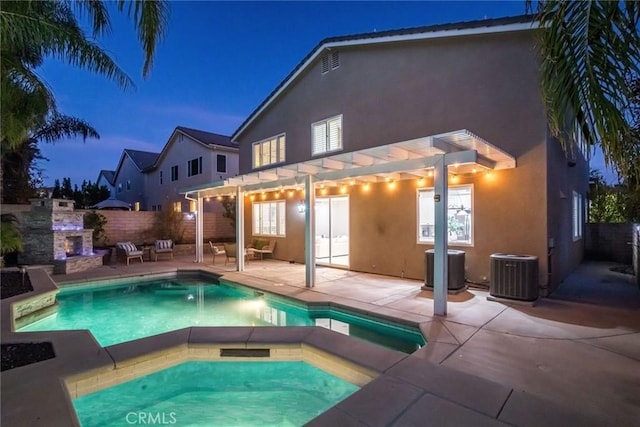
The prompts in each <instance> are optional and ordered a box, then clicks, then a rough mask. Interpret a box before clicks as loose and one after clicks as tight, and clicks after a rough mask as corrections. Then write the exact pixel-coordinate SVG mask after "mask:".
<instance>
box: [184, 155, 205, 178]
mask: <svg viewBox="0 0 640 427" xmlns="http://www.w3.org/2000/svg"><path fill="white" fill-rule="evenodd" d="M201 173H202V157H198V158H196V159H193V160H189V161H188V162H187V176H194V175H200V174H201Z"/></svg>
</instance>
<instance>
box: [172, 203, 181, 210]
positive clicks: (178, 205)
mask: <svg viewBox="0 0 640 427" xmlns="http://www.w3.org/2000/svg"><path fill="white" fill-rule="evenodd" d="M173 211H174V212H182V202H173Z"/></svg>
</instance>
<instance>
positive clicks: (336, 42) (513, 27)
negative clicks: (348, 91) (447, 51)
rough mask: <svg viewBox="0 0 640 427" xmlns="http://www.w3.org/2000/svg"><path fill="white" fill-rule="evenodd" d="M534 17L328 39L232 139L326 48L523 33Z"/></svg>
mask: <svg viewBox="0 0 640 427" xmlns="http://www.w3.org/2000/svg"><path fill="white" fill-rule="evenodd" d="M537 28H538V26H537V23H536V21H535V16H534V15H519V16H511V17H505V18H497V19H483V20H476V21H467V22H456V23H448V24H437V25H430V26H423V27H414V28H404V29H399V30H390V31H380V32H373V33H361V34H354V35H347V36H338V37H329V38H326V39H324V40H322V41H321V42H320V43H318V44H317V45H316V47H314V48H313V49H312V50H311V52H309V53H308V54H307V56H305V57H304V59H302V61H300V63H299V64H298V65H296V67H295V68H294V69H293V70H292V71H291V73H289V75H288V76H287V77H285V79H284V80H283V81H282V82H280V84H279V85H278V86H276V88H275V89H274V90H273V91H272V92H271V93H270V94H269V95H268V96H267V98H265V99H264V101H262V103H260V105H258V107H257V108H256V109H255V110H254V111H253V112H252V113H251V114H250V115H249V117H247V119H246V120H245V121H244V122H242V124H241V125H240V126H239V127H238V129H236V131H235V132H234V133H233V135H231V140H232V141H236V139H237V138H238V137H239V136H240V134H242V132H244V130H245V129H246V128H247V127H249V125H250V124H251V123H252V122H253V121H254V120H255V119H256V118H257V117H258V116H260V114H261V113H262V112H263V111H264V110H265V109H266V108H267V107H268V106H269V105H270V104H271V103H272V102H274V101H275V99H276V98H278V96H279V95H280V94H281V93H282V92H283V91H284V90H285V89H286V88H287V87H288V86H290V85H291V84H292V83H293V82H294V81H295V80H296V78H297V77H298V76H299V75H300V74H301V73H302V72H303V71H304V70H305V69H306V68H307V67H309V66H310V65H311V64H312V63H313V62H314V61H315V59H316V58H317V57H318V56H319V55H320V54H322V53H323V52H324V51H325V49H330V48H336V47H341V46H357V45H367V44H379V43H394V42H403V41H410V40H424V39H431V38H442V37H454V36H466V35H474V34H490V33H499V32H507V31H523V30H532V29H537Z"/></svg>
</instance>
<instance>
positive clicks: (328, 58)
mask: <svg viewBox="0 0 640 427" xmlns="http://www.w3.org/2000/svg"><path fill="white" fill-rule="evenodd" d="M339 66H340V52H338V51H337V50H336V51H333V52H328V53H326V54H324V55H323V56H322V65H321V69H322V74H326V73H328V72H329V67H331V69H332V70H335V69H336V68H338V67H339Z"/></svg>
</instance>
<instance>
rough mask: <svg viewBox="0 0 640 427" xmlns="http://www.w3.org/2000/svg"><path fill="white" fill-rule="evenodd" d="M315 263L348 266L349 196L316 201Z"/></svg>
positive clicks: (320, 198)
mask: <svg viewBox="0 0 640 427" xmlns="http://www.w3.org/2000/svg"><path fill="white" fill-rule="evenodd" d="M316 263H318V264H327V265H339V266H344V267H348V266H349V196H339V197H318V198H317V199H316Z"/></svg>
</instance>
